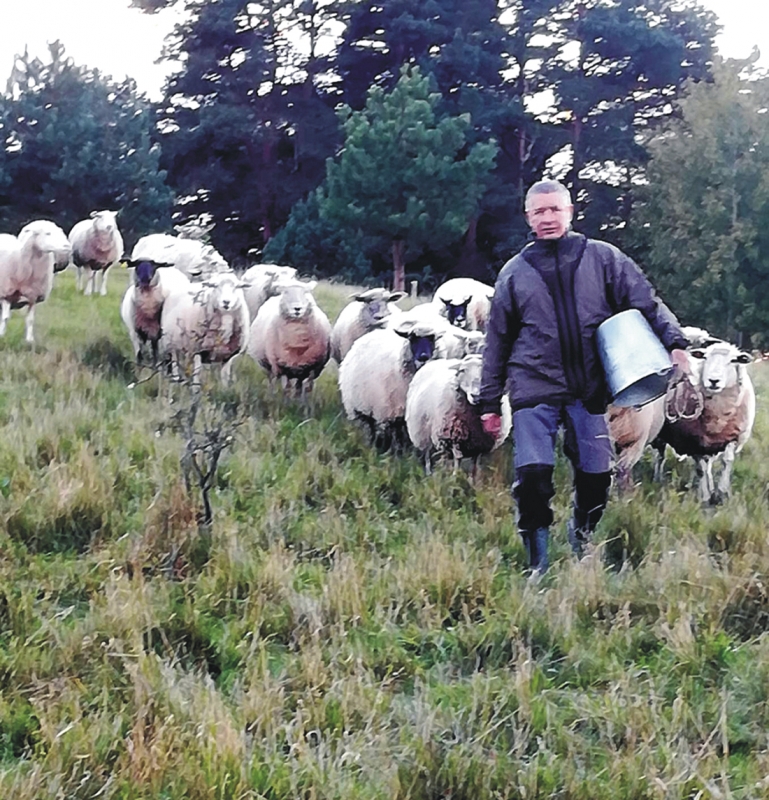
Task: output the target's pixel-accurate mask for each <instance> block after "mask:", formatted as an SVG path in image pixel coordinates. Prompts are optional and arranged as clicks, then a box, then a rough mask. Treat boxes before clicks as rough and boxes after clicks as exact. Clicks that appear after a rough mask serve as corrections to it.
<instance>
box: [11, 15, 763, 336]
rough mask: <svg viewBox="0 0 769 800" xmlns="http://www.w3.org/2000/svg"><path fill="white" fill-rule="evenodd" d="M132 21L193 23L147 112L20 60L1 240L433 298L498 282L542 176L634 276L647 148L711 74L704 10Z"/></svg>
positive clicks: (642, 244) (709, 24)
mask: <svg viewBox="0 0 769 800" xmlns="http://www.w3.org/2000/svg"><path fill="white" fill-rule="evenodd" d="M133 4H134V6H136V7H137V9H138V10H137V13H140V12H145V13H153V12H155V11H158V10H160V9H162V8H164V7H166V6H168V5H172V4H176V5H178V6H180V7H182V8H184V10H185V11H186V16H185V21H184V22H183V23H182V24H180V25H179V26H177V28H176V29H175V31H174V33H173V34H172V35H171V36H170V37H169V38H168V40H167V43H166V48H165V52H164V54H163V56H164V57H166V58H169V59H172V60H174V61H175V62H178V63H179V64H180V68H179V70H178V71H177V72H176V73H174V74H173V75H172V77H171V78H170V79H169V80H168V82H167V85H166V86H165V90H164V97H163V99H162V100H161V101H160V102H159V103H156V104H154V105H152V106H151V105H150V104H148V103H147V101H146V100H145V99H144V98H143V97H142V96H141V95H140V94H138V93H137V91H136V87H135V86H134V85H133V83H132V82H130V81H128V82H126V83H124V84H115V83H113V82H112V81H110V80H109V79H107V78H105V77H104V76H101V75H99V73H98V72H96V71H94V70H89V69H87V68H84V67H77V66H75V65H74V64H72V63H71V62H70V61H69V60H68V59H66V58H65V57H64V55H63V52H62V51H61V48H60V46H58V45H55V46H54V47H53V48H52V51H51V63H50V64H43V63H41V62H40V61H37V60H32V59H29V58H27V57H25V56H21V57H20V58H19V59H17V63H16V66H15V68H14V73H13V75H12V76H11V79H10V81H9V84H8V87H7V89H6V92H5V94H4V95H3V97H2V107H1V108H0V125H2V130H3V138H4V141H5V148H4V150H3V151H2V152H0V225H1V226H2V228H3V230H14V228H18V226H19V225H21V224H23V223H24V222H25V221H28V220H29V219H31V218H34V217H36V216H48V217H50V218H53V219H55V220H56V221H59V222H60V224H62V225H63V226H67V225H70V224H71V223H72V222H74V221H75V220H76V219H79V218H82V217H83V216H85V215H87V213H88V212H89V211H91V210H93V209H94V208H97V207H114V208H119V209H121V211H122V213H123V222H122V227H123V229H124V230H125V231H126V234H127V235H126V240H127V242H128V243H129V244H130V243H131V242H132V241H133V240H135V237H136V236H137V235H141V234H142V233H146V232H148V231H160V230H172V227H171V226H172V222H173V224H177V225H178V224H184V223H187V222H190V221H200V222H206V223H213V227H212V228H211V233H210V236H211V239H212V243H213V244H214V245H215V246H216V247H217V248H218V249H219V250H220V251H221V252H222V253H223V254H224V255H225V257H227V258H228V260H230V262H231V263H232V264H233V265H234V266H236V267H243V266H246V265H248V264H251V263H254V262H256V261H259V260H271V261H281V262H287V263H292V264H293V265H294V266H297V267H299V268H300V269H302V270H303V271H305V272H313V273H315V274H316V275H319V276H336V277H340V278H343V279H346V280H351V281H356V282H366V281H374V280H376V281H378V282H389V281H390V280H391V270H392V269H393V267H394V268H395V273H394V280H395V282H396V283H397V282H399V281H401V280H403V279H404V278H405V279H406V280H408V279H409V278H413V277H418V278H420V279H421V280H422V282H423V285H424V284H426V285H427V286H428V287H429V285H430V281H431V280H433V281H437V280H442V279H444V278H446V277H450V276H453V275H469V276H473V277H477V278H480V279H482V280H493V278H494V276H495V274H496V272H497V271H498V269H499V267H500V266H501V265H502V264H503V263H504V261H505V260H506V259H507V258H508V257H509V255H510V254H511V253H512V252H514V251H515V250H516V249H518V248H519V247H520V246H521V245H522V244H523V242H524V241H525V239H526V235H527V230H526V226H525V223H524V220H523V217H522V214H521V210H522V196H523V193H524V191H525V189H526V187H528V185H530V184H531V183H532V182H533V181H534V180H537V179H539V178H541V177H543V176H548V175H549V176H558V177H561V178H562V179H563V180H564V181H565V182H566V183H567V184H568V185H569V186H570V188H571V189H572V190H573V192H574V196H575V198H576V200H577V208H578V221H577V227H578V228H579V229H580V230H582V231H583V232H585V233H587V234H589V235H594V236H596V235H597V236H601V237H602V238H605V239H608V240H610V241H614V242H615V243H617V244H618V245H620V246H621V247H623V248H626V249H629V250H630V251H631V252H633V253H634V254H635V255H636V256H637V257H639V258H640V260H641V261H642V262H644V256H645V255H648V254H649V253H651V251H654V250H655V248H654V247H652V246H650V241H649V237H648V235H646V237H644V235H642V234H641V233H639V229H640V224H641V223H640V222H638V219H641V218H643V214H641V215H640V216H639V214H638V211H639V209H649V208H650V203H649V199H648V194H647V195H646V196H644V192H646V191H647V190H648V187H647V189H645V188H643V187H644V184H645V183H646V182H647V175H649V174H651V173H649V172H648V169H647V167H648V163H649V159H650V154H651V153H652V152H653V146H654V145H653V142H654V139H655V134H656V133H659V132H660V131H663V130H667V131H669V130H671V127H670V126H671V123H672V124H673V125H675V124H676V122H678V121H680V118H681V117H682V110H681V106H680V104H679V100H680V98H681V97H682V96H683V94H684V90H685V87H686V86H694V85H697V84H700V83H701V84H703V85H708V84H710V83H712V82H713V80H714V77H713V76H714V67H715V66H716V65H717V63H718V60H717V58H716V57H715V54H714V50H713V37H714V35H715V34H716V33H717V30H718V26H717V23H716V19H715V17H714V15H713V14H712V13H711V12H709V11H706V10H705V9H703V8H702V7H700V6H699V5H698V3H697V2H696V0H611V2H609V0H380V1H379V2H377V1H376V0H262V1H261V2H244V0H133ZM159 55H160V54H159ZM396 89H397V90H396ZM644 219H645V220H646V221H645V223H644V224H646V226H647V228H648V225H649V222H648V216H647V217H646V218H644ZM206 227H208V225H207V226H206ZM652 244H654V242H653V241H652ZM656 250H657V251H659V248H656ZM645 266H647V267H651V268H652V272H654V266H653V265H652V264H648V263H645ZM668 269H669V267H668ZM658 271H660V272H664V270H658ZM404 273H405V274H404ZM668 283H669V284H670V286H671V287H673V286H674V285H675V281H669V282H668ZM674 305H675V304H674ZM738 316H739V315H737V314H735V313H734V312H731V313H730V317H729V319H730V323H729V325H730V326H733V323H734V320H737V319H738ZM751 319H757V317H756V315H753V317H752V318H751ZM734 324H736V323H734ZM752 332H754V331H752Z"/></svg>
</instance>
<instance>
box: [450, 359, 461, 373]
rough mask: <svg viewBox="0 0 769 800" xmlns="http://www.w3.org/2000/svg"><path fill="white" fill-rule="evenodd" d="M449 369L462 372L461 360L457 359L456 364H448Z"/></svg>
mask: <svg viewBox="0 0 769 800" xmlns="http://www.w3.org/2000/svg"><path fill="white" fill-rule="evenodd" d="M449 369H450V370H452V371H453V372H456V373H460V372H462V362H461V361H457V363H456V364H449Z"/></svg>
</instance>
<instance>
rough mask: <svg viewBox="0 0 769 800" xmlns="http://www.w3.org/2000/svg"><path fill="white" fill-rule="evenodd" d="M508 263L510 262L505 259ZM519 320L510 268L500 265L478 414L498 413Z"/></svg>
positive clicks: (493, 298)
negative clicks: (500, 270)
mask: <svg viewBox="0 0 769 800" xmlns="http://www.w3.org/2000/svg"><path fill="white" fill-rule="evenodd" d="M508 263H509V262H508ZM520 327H521V322H520V317H519V314H518V309H517V307H516V305H515V300H514V299H513V292H512V278H511V276H510V271H509V269H505V268H503V269H502V272H500V273H499V277H498V278H497V282H496V284H495V286H494V296H493V297H492V299H491V310H490V312H489V320H488V322H487V324H486V344H485V346H484V348H483V371H482V374H481V391H480V396H479V401H478V408H479V411H480V413H481V414H489V413H492V414H499V413H500V412H501V408H502V406H501V403H502V395H503V394H504V392H505V384H506V381H507V361H508V359H509V358H510V352H511V350H512V347H513V343H514V342H515V340H516V338H517V337H518V332H519V331H520Z"/></svg>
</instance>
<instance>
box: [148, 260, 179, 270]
mask: <svg viewBox="0 0 769 800" xmlns="http://www.w3.org/2000/svg"><path fill="white" fill-rule="evenodd" d="M153 263H154V264H155V266H156V267H157V268H158V269H168V267H174V266H176V265H175V264H174V263H173V262H171V261H154V262H153Z"/></svg>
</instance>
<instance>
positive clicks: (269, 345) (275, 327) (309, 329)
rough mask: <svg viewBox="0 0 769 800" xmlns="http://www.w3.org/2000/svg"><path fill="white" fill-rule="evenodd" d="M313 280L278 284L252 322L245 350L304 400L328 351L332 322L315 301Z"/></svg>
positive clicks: (272, 377)
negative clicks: (278, 288) (276, 293)
mask: <svg viewBox="0 0 769 800" xmlns="http://www.w3.org/2000/svg"><path fill="white" fill-rule="evenodd" d="M315 286H316V282H315V281H310V282H308V283H303V282H300V281H293V282H291V283H286V284H281V286H280V294H278V295H277V296H276V297H271V298H269V299H268V300H266V301H265V302H264V305H262V307H261V308H260V309H259V313H258V314H257V315H256V319H255V320H254V321H253V323H252V324H251V334H250V343H249V347H248V354H249V355H250V356H251V357H252V358H253V359H254V361H256V362H257V363H258V364H260V365H261V366H262V367H263V368H264V369H265V370H266V371H267V373H268V374H269V376H270V382H271V383H273V382H274V381H275V380H276V379H280V380H281V383H282V384H283V388H284V390H286V391H290V393H291V394H293V395H295V396H298V397H301V398H302V399H303V400H304V399H305V398H306V397H307V395H309V394H310V393H311V392H312V388H313V383H314V381H315V379H316V378H317V377H318V375H320V373H321V372H322V371H323V368H324V367H325V366H326V363H327V362H328V359H329V354H330V342H331V323H330V322H329V319H328V317H327V316H326V314H325V313H324V312H323V311H322V310H321V308H320V307H319V306H318V304H317V303H316V302H315V297H314V296H313V294H312V290H313V289H314V288H315Z"/></svg>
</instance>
